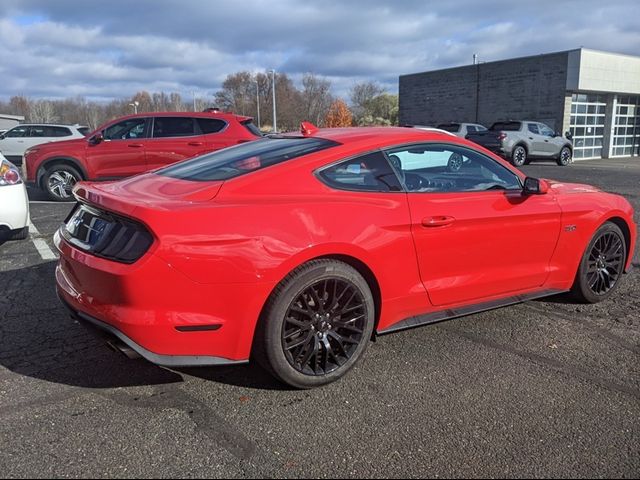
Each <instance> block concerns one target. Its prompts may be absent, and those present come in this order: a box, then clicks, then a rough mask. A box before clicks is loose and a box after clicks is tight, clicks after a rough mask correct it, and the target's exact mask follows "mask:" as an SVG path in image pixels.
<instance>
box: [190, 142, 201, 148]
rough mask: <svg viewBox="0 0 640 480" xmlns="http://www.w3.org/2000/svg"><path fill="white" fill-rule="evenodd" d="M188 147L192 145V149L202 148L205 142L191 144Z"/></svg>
mask: <svg viewBox="0 0 640 480" xmlns="http://www.w3.org/2000/svg"><path fill="white" fill-rule="evenodd" d="M187 145H190V146H192V147H201V146H202V145H204V143H203V142H189V143H188V144H187Z"/></svg>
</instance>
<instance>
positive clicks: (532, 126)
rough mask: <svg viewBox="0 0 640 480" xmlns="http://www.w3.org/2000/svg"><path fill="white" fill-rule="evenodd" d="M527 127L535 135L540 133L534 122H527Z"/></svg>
mask: <svg viewBox="0 0 640 480" xmlns="http://www.w3.org/2000/svg"><path fill="white" fill-rule="evenodd" d="M527 128H528V129H529V131H530V132H531V133H535V134H536V135H540V131H539V130H538V125H536V124H535V123H527Z"/></svg>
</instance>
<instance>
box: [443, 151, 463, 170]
mask: <svg viewBox="0 0 640 480" xmlns="http://www.w3.org/2000/svg"><path fill="white" fill-rule="evenodd" d="M463 161H464V160H463V158H462V155H460V154H459V153H455V152H454V153H452V154H451V155H450V156H449V161H448V162H447V169H448V170H449V171H450V172H457V171H459V170H460V169H461V168H462V162H463Z"/></svg>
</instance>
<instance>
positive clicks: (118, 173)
mask: <svg viewBox="0 0 640 480" xmlns="http://www.w3.org/2000/svg"><path fill="white" fill-rule="evenodd" d="M148 132H149V122H148V118H145V117H134V118H128V119H126V120H122V121H119V122H116V123H113V124H111V125H110V126H108V127H107V128H105V129H104V130H103V131H102V140H101V141H96V140H95V139H96V136H94V137H92V138H90V139H89V140H88V141H87V149H86V158H87V168H88V169H89V172H90V173H89V175H90V176H91V178H100V179H115V178H122V177H129V176H131V175H136V174H138V173H142V172H145V171H146V170H147V162H146V158H145V144H144V142H145V139H146V138H147V137H148Z"/></svg>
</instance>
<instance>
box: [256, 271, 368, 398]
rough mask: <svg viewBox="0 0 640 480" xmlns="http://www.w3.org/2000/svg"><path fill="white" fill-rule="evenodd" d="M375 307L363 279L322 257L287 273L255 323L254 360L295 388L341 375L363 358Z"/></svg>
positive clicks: (357, 274)
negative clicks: (258, 320)
mask: <svg viewBox="0 0 640 480" xmlns="http://www.w3.org/2000/svg"><path fill="white" fill-rule="evenodd" d="M374 319H375V307H374V302H373V296H372V294H371V290H370V289H369V286H368V284H367V282H366V280H365V279H364V278H363V277H362V275H360V274H359V273H358V271H356V270H355V269H354V268H353V267H351V266H349V265H347V264H346V263H343V262H340V261H337V260H332V259H320V260H313V261H311V262H308V263H306V264H304V265H302V266H300V267H298V268H297V269H295V270H294V271H293V272H291V273H290V274H289V275H288V276H287V277H286V278H285V279H284V280H283V281H282V282H280V284H279V285H278V286H277V287H276V289H275V290H274V292H273V293H272V294H271V297H270V298H269V301H268V302H267V306H266V307H265V312H264V314H263V315H262V318H261V321H260V323H259V324H258V328H257V331H256V337H255V342H254V352H253V354H254V358H256V359H257V360H258V361H259V362H260V363H261V364H262V365H263V366H264V367H265V368H266V369H267V370H268V371H269V372H270V373H272V374H273V375H274V376H275V377H276V378H278V379H279V380H281V381H282V382H284V383H287V384H289V385H291V386H292V387H295V388H312V387H317V386H320V385H324V384H327V383H330V382H333V381H335V380H337V379H338V378H340V377H342V376H343V375H344V374H345V373H346V372H347V371H348V370H349V369H350V368H351V367H352V366H353V365H354V364H355V363H356V362H357V361H358V359H359V358H360V357H361V356H362V354H363V353H364V351H365V349H366V347H367V345H368V343H369V340H370V338H371V335H372V332H373V324H374Z"/></svg>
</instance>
